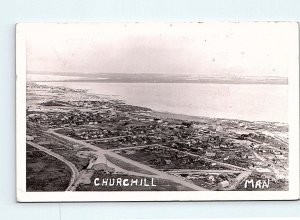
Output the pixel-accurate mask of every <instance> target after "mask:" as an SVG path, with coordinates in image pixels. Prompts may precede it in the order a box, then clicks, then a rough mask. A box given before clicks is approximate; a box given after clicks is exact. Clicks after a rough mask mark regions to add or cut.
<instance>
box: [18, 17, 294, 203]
mask: <svg viewBox="0 0 300 220" xmlns="http://www.w3.org/2000/svg"><path fill="white" fill-rule="evenodd" d="M16 77H17V78H16V106H17V108H16V128H17V135H16V142H17V146H16V148H17V149H16V154H17V155H16V166H17V170H16V173H17V183H16V185H17V186H16V188H17V189H16V190H17V201H19V202H64V201H202V200H213V201H216V200H297V199H299V25H298V23H296V22H244V23H243V22H241V23H193V22H192V23H20V24H17V25H16Z"/></svg>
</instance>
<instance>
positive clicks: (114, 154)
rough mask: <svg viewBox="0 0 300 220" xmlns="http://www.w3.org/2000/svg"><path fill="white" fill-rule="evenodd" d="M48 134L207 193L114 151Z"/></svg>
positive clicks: (59, 135) (198, 187) (56, 134)
mask: <svg viewBox="0 0 300 220" xmlns="http://www.w3.org/2000/svg"><path fill="white" fill-rule="evenodd" d="M47 133H49V134H53V135H55V136H57V137H60V138H63V139H65V140H68V141H70V142H73V143H77V144H81V145H83V146H85V147H87V148H90V149H92V150H94V151H96V152H97V153H98V154H102V155H104V154H107V155H109V156H111V157H114V158H116V159H118V160H121V161H123V162H126V163H130V164H132V165H134V166H137V167H139V168H141V169H144V170H147V171H149V172H151V173H154V174H156V175H157V176H158V178H162V179H168V180H171V181H173V182H175V183H179V184H180V185H182V186H185V187H188V188H190V189H193V190H197V191H207V189H205V188H203V187H200V186H197V185H195V184H193V183H191V182H187V181H185V180H184V179H181V178H179V177H176V176H173V175H170V174H167V173H165V172H161V171H159V170H157V169H154V168H152V167H149V166H147V165H144V164H141V163H139V162H137V161H134V160H131V159H129V158H126V157H123V156H121V155H119V154H116V153H114V152H112V151H109V150H104V149H102V148H100V147H96V146H94V145H92V144H89V143H87V142H85V141H81V140H77V139H74V138H71V137H68V136H65V135H63V134H59V133H56V132H55V131H54V130H53V129H49V130H48V131H47Z"/></svg>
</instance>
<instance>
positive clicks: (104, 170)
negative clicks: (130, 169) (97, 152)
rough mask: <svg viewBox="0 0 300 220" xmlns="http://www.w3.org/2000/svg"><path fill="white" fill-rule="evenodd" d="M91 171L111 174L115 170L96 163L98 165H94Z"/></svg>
mask: <svg viewBox="0 0 300 220" xmlns="http://www.w3.org/2000/svg"><path fill="white" fill-rule="evenodd" d="M92 169H93V170H98V171H102V172H104V173H106V174H111V173H114V172H115V168H112V167H109V166H107V165H106V164H103V163H98V164H94V165H93V166H92Z"/></svg>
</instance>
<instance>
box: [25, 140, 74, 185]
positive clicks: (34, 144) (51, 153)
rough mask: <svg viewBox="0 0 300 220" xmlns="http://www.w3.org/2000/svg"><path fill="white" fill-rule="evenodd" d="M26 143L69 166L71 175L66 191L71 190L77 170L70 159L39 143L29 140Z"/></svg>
mask: <svg viewBox="0 0 300 220" xmlns="http://www.w3.org/2000/svg"><path fill="white" fill-rule="evenodd" d="M27 144H29V145H30V146H32V147H35V148H37V149H39V150H41V151H43V152H45V153H46V154H49V155H51V156H52V157H55V158H56V159H58V160H60V161H62V162H64V163H65V164H67V165H68V167H70V169H71V171H72V176H71V179H70V182H69V186H68V187H67V189H66V191H73V190H74V187H73V185H74V183H75V181H76V180H77V178H78V177H79V172H78V170H77V168H76V167H75V165H74V164H72V163H71V162H70V161H68V160H66V159H65V158H64V157H62V156H61V155H59V154H57V153H54V152H53V151H51V150H49V149H47V148H45V147H42V146H41V145H39V144H36V143H33V142H31V141H27Z"/></svg>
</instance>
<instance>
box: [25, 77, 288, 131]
mask: <svg viewBox="0 0 300 220" xmlns="http://www.w3.org/2000/svg"><path fill="white" fill-rule="evenodd" d="M29 83H31V84H36V85H39V86H46V87H48V88H52V89H55V88H62V87H63V88H64V89H68V90H69V91H70V92H73V90H74V89H72V88H68V87H65V86H50V85H43V84H42V85H40V84H38V83H37V82H29ZM76 90H77V91H80V92H81V93H84V94H86V95H87V96H89V95H93V96H96V97H99V98H103V97H105V98H109V99H110V100H112V101H121V102H124V103H125V104H127V105H131V104H128V103H126V102H125V101H124V100H120V99H116V98H115V97H113V95H104V94H95V93H90V92H89V91H88V90H87V89H76ZM132 106H133V105H132ZM136 106H138V107H143V108H144V106H139V105H136ZM145 108H148V107H145ZM148 109H150V110H151V115H152V116H154V117H158V118H163V119H176V120H183V121H190V122H193V121H194V122H201V123H206V122H208V121H210V120H211V121H221V120H225V121H235V122H251V123H252V122H256V123H269V124H280V125H284V126H288V124H287V123H284V122H273V121H251V120H245V119H237V118H215V117H207V116H195V115H186V114H181V113H172V112H167V111H157V110H153V109H151V108H148Z"/></svg>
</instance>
